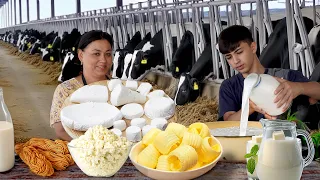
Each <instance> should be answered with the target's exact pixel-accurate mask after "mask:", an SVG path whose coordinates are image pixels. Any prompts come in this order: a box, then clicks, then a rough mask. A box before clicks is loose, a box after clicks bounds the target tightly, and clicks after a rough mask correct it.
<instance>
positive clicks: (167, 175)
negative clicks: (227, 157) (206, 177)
mask: <svg viewBox="0 0 320 180" xmlns="http://www.w3.org/2000/svg"><path fill="white" fill-rule="evenodd" d="M213 138H214V140H216V142H218V143H219V146H220V147H221V153H220V155H219V156H218V157H217V158H216V159H215V160H214V161H212V162H211V163H209V164H207V165H205V166H202V167H200V168H198V169H193V170H189V171H184V172H170V171H161V170H157V169H151V168H148V167H145V166H143V165H140V164H138V162H137V159H138V155H139V153H140V152H141V151H142V150H143V149H144V146H143V144H142V142H139V143H137V144H135V145H134V146H133V147H132V149H131V151H130V153H129V158H130V160H131V162H132V164H133V165H134V166H135V167H136V168H137V169H138V170H139V171H140V172H141V173H142V174H144V175H145V176H148V177H149V178H152V179H161V180H166V179H168V180H169V179H170V180H171V179H179V180H184V179H194V178H197V177H199V176H202V175H203V174H205V173H207V172H208V171H210V170H211V169H212V168H213V167H214V166H215V165H216V164H217V162H218V161H219V160H220V158H221V156H222V154H223V147H222V146H221V143H220V141H219V140H218V139H217V138H215V137H213Z"/></svg>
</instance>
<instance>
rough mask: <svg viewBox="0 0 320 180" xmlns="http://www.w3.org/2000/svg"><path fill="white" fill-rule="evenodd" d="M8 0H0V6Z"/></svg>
mask: <svg viewBox="0 0 320 180" xmlns="http://www.w3.org/2000/svg"><path fill="white" fill-rule="evenodd" d="M6 2H8V0H0V7H2V6H3V5H4V4H5V3H6Z"/></svg>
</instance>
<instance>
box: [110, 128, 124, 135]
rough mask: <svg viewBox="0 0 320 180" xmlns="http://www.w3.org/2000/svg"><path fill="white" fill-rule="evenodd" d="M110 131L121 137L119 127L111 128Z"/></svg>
mask: <svg viewBox="0 0 320 180" xmlns="http://www.w3.org/2000/svg"><path fill="white" fill-rule="evenodd" d="M110 131H112V132H113V133H114V134H116V135H117V136H119V137H121V136H122V132H121V131H120V130H119V129H115V128H114V129H111V130H110Z"/></svg>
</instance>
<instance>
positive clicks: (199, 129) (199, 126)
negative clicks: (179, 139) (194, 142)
mask: <svg viewBox="0 0 320 180" xmlns="http://www.w3.org/2000/svg"><path fill="white" fill-rule="evenodd" d="M188 131H189V132H192V133H196V134H199V135H200V136H201V137H202V138H205V137H210V136H211V135H210V130H209V127H208V126H207V125H206V124H204V123H193V124H191V125H190V126H189V128H188Z"/></svg>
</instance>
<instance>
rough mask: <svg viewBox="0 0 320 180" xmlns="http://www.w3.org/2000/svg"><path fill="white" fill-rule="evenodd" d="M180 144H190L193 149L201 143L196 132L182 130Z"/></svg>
mask: <svg viewBox="0 0 320 180" xmlns="http://www.w3.org/2000/svg"><path fill="white" fill-rule="evenodd" d="M181 144H187V145H190V146H192V147H193V148H195V149H198V148H199V147H200V146H201V144H202V138H201V136H200V135H198V134H194V133H190V132H187V131H186V132H184V136H183V139H182V143H181Z"/></svg>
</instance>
